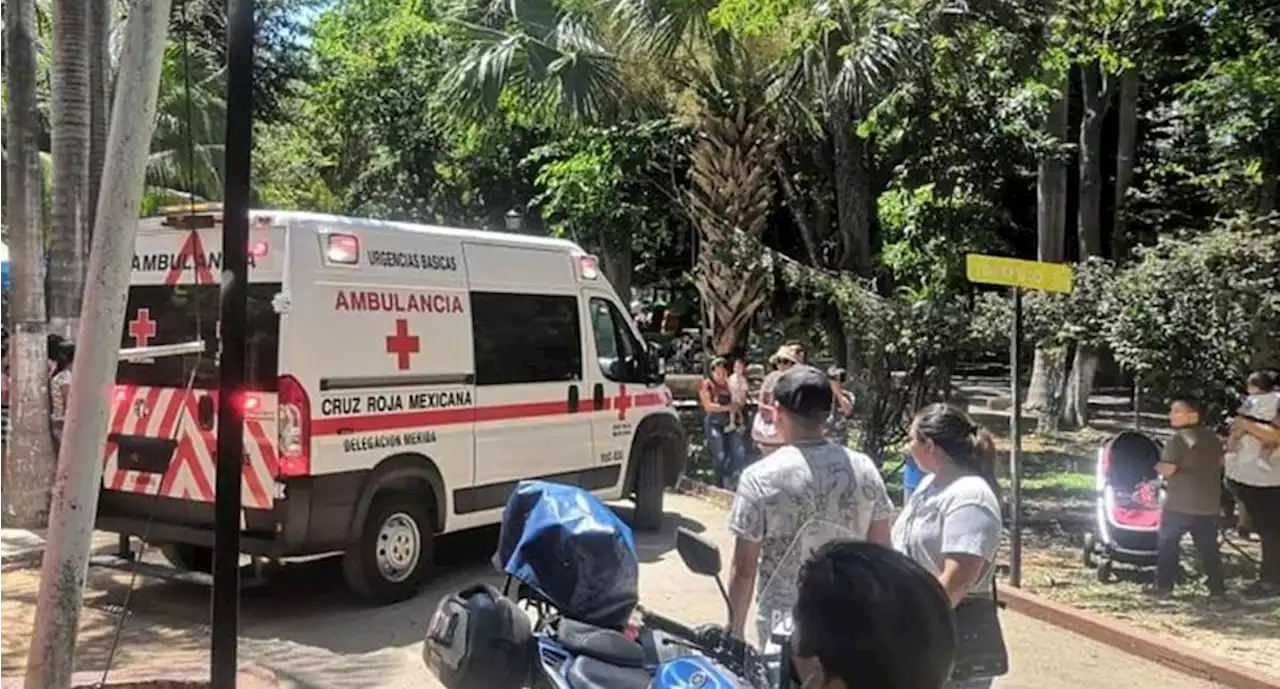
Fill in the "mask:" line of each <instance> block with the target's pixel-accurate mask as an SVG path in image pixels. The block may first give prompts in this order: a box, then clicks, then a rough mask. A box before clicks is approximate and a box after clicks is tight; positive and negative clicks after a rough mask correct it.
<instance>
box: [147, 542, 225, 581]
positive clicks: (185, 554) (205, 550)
mask: <svg viewBox="0 0 1280 689" xmlns="http://www.w3.org/2000/svg"><path fill="white" fill-rule="evenodd" d="M160 554H161V555H163V556H164V559H166V560H168V561H169V564H171V565H173V566H174V567H177V568H178V569H180V570H182V571H184V572H199V573H201V574H213V548H210V547H208V546H203V545H192V544H190V543H164V544H162V545H161V546H160Z"/></svg>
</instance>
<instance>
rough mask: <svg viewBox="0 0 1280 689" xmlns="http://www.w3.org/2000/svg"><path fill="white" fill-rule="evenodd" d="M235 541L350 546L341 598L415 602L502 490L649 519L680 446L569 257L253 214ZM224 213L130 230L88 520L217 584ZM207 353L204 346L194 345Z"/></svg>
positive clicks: (598, 286)
mask: <svg viewBox="0 0 1280 689" xmlns="http://www.w3.org/2000/svg"><path fill="white" fill-rule="evenodd" d="M250 234H251V239H250V245H249V253H250V257H251V258H250V268H249V277H250V280H249V282H250V284H249V285H248V301H249V307H248V321H247V323H248V328H247V339H248V345H247V351H246V353H245V354H246V359H245V367H246V371H247V376H248V386H247V390H246V391H245V392H244V394H243V396H242V399H241V401H240V403H239V407H240V408H241V409H243V413H244V420H245V457H244V466H243V470H242V473H243V483H242V490H243V510H242V520H241V526H242V530H243V534H242V538H243V540H242V543H243V544H244V546H243V549H244V551H245V552H246V553H247V554H251V555H257V556H261V557H264V558H272V559H284V558H289V557H305V556H314V555H318V554H322V553H328V552H336V551H343V552H344V553H345V554H344V556H343V562H344V571H345V574H346V578H347V581H348V583H349V584H350V586H351V587H352V588H353V589H354V590H355V591H356V592H357V593H359V594H360V595H362V596H363V597H365V598H367V599H369V600H371V601H376V602H392V601H397V600H402V599H405V598H407V597H410V596H412V595H414V593H415V592H416V591H417V590H418V589H419V587H420V586H421V584H422V583H423V582H424V581H425V580H426V578H427V576H428V572H429V568H430V565H431V559H432V540H433V537H434V536H435V535H436V534H440V533H445V532H452V531H458V530H462V529H469V528H472V527H478V526H482V525H487V524H494V523H496V522H498V521H500V519H501V512H502V507H503V505H504V504H505V502H506V499H507V496H508V495H509V494H510V492H511V491H512V489H513V488H514V487H515V485H516V483H517V482H518V481H520V480H522V479H533V478H540V479H547V480H552V481H560V482H566V483H572V484H577V485H580V486H582V487H584V488H587V489H589V490H591V491H592V492H594V493H595V494H596V495H599V496H600V497H601V498H604V499H617V498H623V497H631V498H634V499H635V504H636V507H635V517H634V521H635V523H636V525H637V526H638V527H640V528H644V529H653V528H656V527H658V526H659V525H660V523H661V521H662V518H663V510H662V500H663V489H664V487H667V486H672V485H674V484H675V482H676V479H677V478H678V477H679V475H680V474H681V472H682V471H683V468H684V460H685V455H686V444H685V443H686V441H685V437H684V432H683V431H682V429H681V426H680V424H679V422H678V420H677V416H676V413H675V411H674V409H673V407H672V404H671V402H672V397H671V394H670V393H669V391H668V390H667V388H666V387H665V386H664V385H663V384H662V376H661V374H660V373H659V370H658V366H657V362H656V358H655V357H654V356H653V355H652V354H651V352H650V350H649V348H648V347H647V346H646V343H645V342H644V341H643V340H642V339H641V338H640V337H639V336H638V334H637V331H636V329H635V327H634V325H633V323H632V321H631V319H630V318H628V316H627V307H626V303H625V302H624V301H622V300H620V299H619V298H618V295H617V294H615V293H614V291H613V289H612V288H611V287H610V286H609V283H608V281H607V280H605V279H604V278H603V277H602V276H601V273H600V271H599V268H598V265H597V262H596V259H595V258H594V257H592V256H589V255H587V254H585V253H584V252H583V251H582V250H581V249H580V248H579V247H578V246H576V245H575V244H573V243H571V242H568V241H563V240H558V239H548V238H540V237H531V236H523V235H514V234H504V233H495V232H481V231H474V230H463V229H451V228H443V227H433V226H424V225H412V224H406V223H397V222H383V221H377V220H363V219H354V218H342V217H333V216H327V215H317V214H309V213H296V212H254V213H253V214H252V216H251V223H250ZM221 241H222V239H221V215H220V213H219V212H217V211H215V210H213V209H203V210H199V211H197V212H195V213H191V212H187V213H176V212H175V213H171V214H169V215H167V216H166V217H165V218H153V219H144V220H142V221H141V225H140V228H139V234H138V239H137V244H136V248H135V253H134V257H133V277H132V283H131V284H132V286H131V287H130V290H129V297H128V306H127V309H126V314H125V319H126V322H125V327H124V336H123V341H122V343H121V346H122V348H126V349H127V348H135V347H153V346H161V345H171V344H178V343H191V342H196V343H198V342H200V341H203V342H204V343H205V347H204V353H203V354H196V355H186V356H170V357H155V358H152V359H150V360H142V361H121V363H120V368H119V374H118V377H117V388H116V391H115V395H114V399H113V409H112V412H111V426H110V433H109V437H108V442H107V450H106V456H105V457H104V462H105V471H104V473H103V482H102V493H101V500H100V502H99V509H98V522H97V523H98V528H99V529H102V530H106V531H110V532H115V533H118V534H122V535H131V536H136V537H139V538H144V539H146V540H147V541H149V542H151V543H158V544H161V546H162V550H163V552H164V553H165V555H166V556H167V557H168V558H169V560H170V561H171V562H172V563H173V564H175V565H177V566H179V567H181V568H184V569H187V570H192V571H203V572H207V571H210V569H211V565H212V556H211V546H212V545H213V533H214V532H213V525H214V512H213V500H214V483H215V478H214V457H215V454H216V453H215V446H216V438H215V434H214V429H215V428H216V425H217V420H216V418H215V415H216V409H217V404H216V395H217V385H218V360H219V357H218V353H219V327H218V293H219V287H218V282H219V279H220V270H221V268H220V264H221V258H222V254H221ZM197 348H198V344H197Z"/></svg>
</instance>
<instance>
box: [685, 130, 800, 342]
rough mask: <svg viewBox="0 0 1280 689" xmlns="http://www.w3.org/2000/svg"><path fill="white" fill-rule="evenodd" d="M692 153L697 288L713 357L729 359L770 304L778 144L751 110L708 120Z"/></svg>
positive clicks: (691, 197) (690, 203) (691, 212)
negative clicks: (767, 245) (769, 233)
mask: <svg viewBox="0 0 1280 689" xmlns="http://www.w3.org/2000/svg"><path fill="white" fill-rule="evenodd" d="M699 129H700V133H701V136H700V137H699V140H698V143H697V145H696V146H694V149H693V152H692V153H691V155H690V170H689V179H690V189H689V192H688V194H687V196H686V201H687V203H688V210H689V215H690V217H692V218H693V220H694V223H695V225H696V226H697V228H698V240H699V242H698V255H697V265H696V266H695V268H694V285H695V286H696V287H697V288H698V295H699V296H700V297H701V301H702V308H703V314H704V316H705V318H706V324H707V327H708V328H710V331H711V338H712V339H711V346H712V349H713V350H714V352H715V354H718V355H727V354H730V353H731V352H732V351H733V350H734V348H735V347H737V345H738V343H739V341H740V340H741V339H742V336H743V334H744V333H745V332H746V330H747V327H748V326H749V325H750V323H751V319H752V317H753V316H754V315H755V312H756V309H758V308H759V307H760V305H761V304H763V303H764V301H765V300H766V299H767V298H768V296H769V295H768V292H767V290H766V289H765V286H766V284H767V282H768V279H769V275H770V269H771V264H770V261H769V256H768V252H767V251H766V250H765V249H764V246H763V245H762V244H761V242H760V236H761V234H763V232H764V228H765V225H766V224H767V222H768V219H769V210H770V207H771V205H772V203H773V197H774V189H773V171H774V168H773V160H774V156H776V155H777V147H778V144H777V139H776V138H775V137H774V136H772V135H771V134H770V133H769V132H768V131H767V130H766V129H765V128H764V126H763V124H762V123H761V122H756V121H752V120H751V118H750V117H749V116H748V114H747V111H746V109H745V108H739V110H738V112H737V113H736V114H735V115H733V116H730V117H721V116H718V115H715V114H707V115H704V117H703V119H702V122H701V123H699Z"/></svg>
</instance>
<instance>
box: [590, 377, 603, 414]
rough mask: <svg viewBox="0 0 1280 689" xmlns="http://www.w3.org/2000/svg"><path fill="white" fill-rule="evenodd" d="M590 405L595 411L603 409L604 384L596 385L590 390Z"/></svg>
mask: <svg viewBox="0 0 1280 689" xmlns="http://www.w3.org/2000/svg"><path fill="white" fill-rule="evenodd" d="M591 404H592V407H593V408H594V409H595V410H596V411H600V410H601V409H604V383H596V386H595V387H594V388H592V389H591Z"/></svg>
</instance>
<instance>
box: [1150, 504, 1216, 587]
mask: <svg viewBox="0 0 1280 689" xmlns="http://www.w3.org/2000/svg"><path fill="white" fill-rule="evenodd" d="M1187 533H1190V534H1191V541H1192V542H1193V543H1195V546H1196V552H1197V553H1199V554H1200V564H1201V565H1203V566H1204V573H1205V575H1207V576H1208V577H1209V591H1211V592H1213V593H1222V592H1223V591H1225V590H1226V581H1225V579H1224V577H1223V574H1222V556H1221V555H1220V554H1219V553H1218V515H1216V514H1206V515H1201V514H1184V513H1182V512H1171V511H1169V510H1165V511H1164V512H1162V513H1161V514H1160V546H1159V547H1160V554H1159V556H1158V557H1157V558H1156V588H1158V589H1161V590H1164V591H1171V590H1173V583H1174V581H1175V580H1176V579H1177V578H1178V555H1179V545H1180V544H1181V542H1182V536H1183V535H1184V534H1187Z"/></svg>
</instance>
